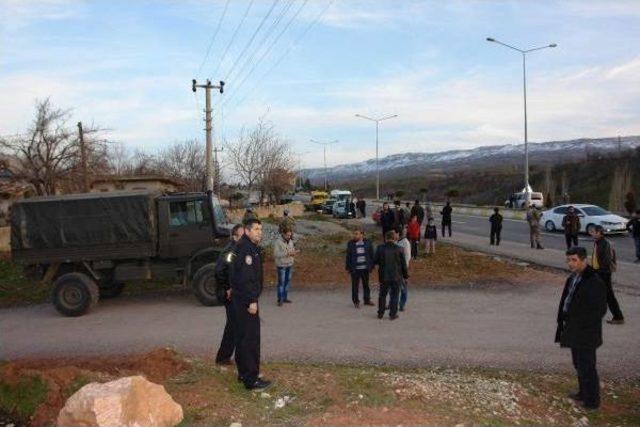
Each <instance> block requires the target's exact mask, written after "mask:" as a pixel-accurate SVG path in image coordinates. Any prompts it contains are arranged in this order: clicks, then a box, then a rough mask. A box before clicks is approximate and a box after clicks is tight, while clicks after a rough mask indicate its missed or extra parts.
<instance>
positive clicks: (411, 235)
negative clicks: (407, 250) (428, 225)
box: [407, 215, 420, 259]
mask: <svg viewBox="0 0 640 427" xmlns="http://www.w3.org/2000/svg"><path fill="white" fill-rule="evenodd" d="M407 238H408V239H409V241H410V242H411V258H413V259H418V244H419V243H420V222H419V221H418V217H417V216H416V215H412V216H411V219H410V220H409V224H408V225H407Z"/></svg>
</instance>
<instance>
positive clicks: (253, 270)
mask: <svg viewBox="0 0 640 427" xmlns="http://www.w3.org/2000/svg"><path fill="white" fill-rule="evenodd" d="M234 253H235V256H234V259H233V261H232V262H231V264H230V266H229V267H230V268H229V282H230V283H231V305H232V311H233V315H234V320H235V347H236V355H235V359H236V366H237V368H238V378H239V379H241V380H242V381H243V382H244V384H245V386H247V387H248V388H249V387H250V386H251V385H253V384H254V383H255V382H256V381H257V380H258V374H259V373H260V316H259V313H256V314H250V313H249V305H250V304H252V303H257V302H258V298H259V297H260V294H261V293H262V286H263V272H262V250H261V249H260V247H259V246H258V245H256V244H255V243H253V242H252V241H251V240H250V239H249V238H248V237H247V236H246V235H245V236H242V238H241V239H240V240H239V241H238V243H237V244H236V246H235V250H234Z"/></svg>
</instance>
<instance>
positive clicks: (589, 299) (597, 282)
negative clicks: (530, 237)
mask: <svg viewBox="0 0 640 427" xmlns="http://www.w3.org/2000/svg"><path fill="white" fill-rule="evenodd" d="M566 255H567V265H568V266H569V270H570V271H571V275H570V276H569V278H568V279H567V282H566V284H565V286H564V290H563V292H562V298H561V299H560V306H559V307H558V318H557V321H558V328H557V330H556V339H555V341H556V342H558V343H560V347H564V348H566V347H568V348H570V349H571V358H572V361H573V366H574V368H575V369H576V372H577V374H578V385H579V388H578V391H577V392H576V393H572V394H570V395H569V397H571V398H572V399H574V400H576V401H578V402H580V403H581V404H582V406H584V407H585V408H587V409H597V408H598V407H599V406H600V379H599V378H598V371H597V370H596V349H597V348H598V347H600V346H601V345H602V318H603V317H604V315H605V314H606V312H607V290H606V287H605V284H604V282H603V281H602V279H601V278H600V276H599V275H598V274H596V272H595V271H594V270H593V268H591V267H590V266H589V264H588V262H587V250H586V249H585V248H583V247H580V246H574V247H572V248H570V249H569V250H567V252H566Z"/></svg>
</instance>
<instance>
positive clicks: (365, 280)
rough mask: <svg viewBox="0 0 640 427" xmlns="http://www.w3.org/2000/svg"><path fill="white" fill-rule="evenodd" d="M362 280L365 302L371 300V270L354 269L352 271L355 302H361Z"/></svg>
mask: <svg viewBox="0 0 640 427" xmlns="http://www.w3.org/2000/svg"><path fill="white" fill-rule="evenodd" d="M360 282H362V292H363V294H364V302H370V301H371V289H370V288H369V270H354V271H352V272H351V300H352V301H353V303H354V304H356V303H359V302H360Z"/></svg>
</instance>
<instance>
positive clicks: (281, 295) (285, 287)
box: [277, 267, 293, 301]
mask: <svg viewBox="0 0 640 427" xmlns="http://www.w3.org/2000/svg"><path fill="white" fill-rule="evenodd" d="M292 268H293V267H277V269H278V301H284V300H286V299H287V293H288V292H289V285H291V269H292Z"/></svg>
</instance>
